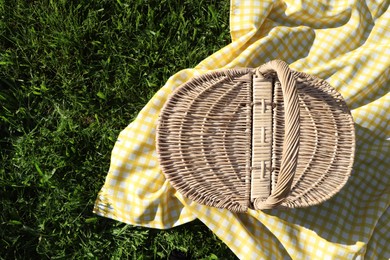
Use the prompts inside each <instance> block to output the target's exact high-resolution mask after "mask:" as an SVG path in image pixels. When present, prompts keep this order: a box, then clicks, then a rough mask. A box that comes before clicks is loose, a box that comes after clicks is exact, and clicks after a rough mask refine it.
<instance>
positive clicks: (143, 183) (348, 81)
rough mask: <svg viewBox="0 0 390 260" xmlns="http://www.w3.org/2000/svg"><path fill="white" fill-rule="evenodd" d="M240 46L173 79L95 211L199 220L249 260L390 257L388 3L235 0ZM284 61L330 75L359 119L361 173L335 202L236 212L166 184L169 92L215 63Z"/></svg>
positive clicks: (125, 141) (152, 223)
mask: <svg viewBox="0 0 390 260" xmlns="http://www.w3.org/2000/svg"><path fill="white" fill-rule="evenodd" d="M230 30H231V36H232V43H231V44H229V45H228V46H226V47H225V48H223V49H221V50H220V51H218V52H217V53H215V54H213V55H212V56H210V57H208V58H207V59H205V60H204V61H203V62H201V63H200V64H199V65H198V66H197V67H196V68H195V69H187V70H183V71H181V72H179V73H177V74H176V75H174V76H172V77H171V78H170V79H169V81H168V82H167V83H166V85H165V86H164V87H163V88H161V90H160V91H158V92H157V93H156V95H155V96H154V97H153V98H152V99H151V100H150V102H149V103H148V104H147V105H146V106H145V107H144V109H143V110H142V111H141V112H140V114H139V115H138V117H137V118H136V120H135V121H134V122H132V123H131V124H130V125H129V126H128V127H127V128H126V129H124V130H123V131H122V132H121V133H120V136H119V137H118V141H117V143H116V144H115V147H114V149H113V152H112V158H111V165H110V170H109V173H108V176H107V179H106V182H105V184H104V186H103V188H102V190H101V192H100V193H99V195H98V198H97V201H96V204H95V209H94V211H95V212H96V213H97V214H99V215H102V216H105V217H109V218H113V219H116V220H119V221H122V222H126V223H129V224H133V225H141V226H146V227H154V228H170V227H173V226H176V225H180V224H183V223H186V222H189V221H191V220H193V219H195V218H199V219H201V220H202V222H204V223H205V224H206V225H207V226H208V227H209V228H210V229H211V230H212V231H213V232H214V233H215V234H216V235H217V236H218V237H220V238H221V239H222V240H223V241H224V242H225V243H226V244H227V245H228V246H229V247H230V248H231V249H232V251H233V252H234V253H235V254H236V255H237V256H238V257H239V258H241V259H272V258H273V259H282V258H285V257H291V258H293V259H352V258H354V259H359V258H363V257H366V258H368V259H388V258H390V247H389V245H390V221H389V219H390V210H389V204H390V159H389V158H390V126H389V121H390V94H389V90H390V9H389V4H388V2H386V0H382V1H379V0H377V1H371V0H367V1H361V0H344V1H343V0H337V1H336V0H334V1H328V0H323V1H295V0H288V1H287V0H286V1H284V2H282V1H273V0H272V1H271V0H268V1H267V0H263V1H244V0H241V1H240V0H232V1H231V9H230ZM272 59H282V60H285V61H286V62H288V63H290V64H291V68H293V69H296V70H299V71H304V72H307V73H310V74H314V75H317V76H319V77H321V78H324V79H326V80H327V81H328V82H329V83H330V84H331V85H332V86H334V87H335V88H336V89H337V90H338V91H339V92H340V93H341V94H342V95H343V96H344V98H345V100H346V101H347V103H348V105H349V107H350V108H351V109H352V115H353V118H354V120H355V122H356V155H355V164H354V171H353V174H352V176H351V177H350V179H349V181H348V183H347V184H346V186H345V187H344V188H343V189H342V190H341V191H340V192H339V193H338V194H337V195H336V196H335V197H334V198H332V199H331V200H329V201H327V202H325V203H323V204H321V205H319V206H315V207H310V208H305V209H294V210H288V211H287V210H286V211H281V210H272V211H264V212H262V211H249V212H248V213H247V214H234V213H231V212H229V211H227V210H221V209H216V208H210V207H207V206H203V205H199V204H197V203H195V202H192V201H190V200H188V199H186V198H184V197H182V196H181V195H180V194H179V193H177V192H176V191H175V190H174V189H173V188H172V187H171V186H170V184H169V183H168V182H167V181H166V180H165V178H164V176H163V174H162V173H161V171H160V169H159V165H158V159H157V154H156V150H155V129H156V123H157V118H158V113H159V111H160V109H161V108H162V106H163V104H164V102H165V101H166V99H167V97H168V95H169V94H170V93H171V92H172V91H173V90H174V89H175V88H176V87H178V86H179V85H181V84H182V83H183V82H185V81H187V80H189V79H190V78H191V77H193V76H196V75H200V74H202V73H205V72H208V71H210V70H213V69H219V68H233V67H256V66H259V65H261V64H263V63H265V62H267V61H269V60H272Z"/></svg>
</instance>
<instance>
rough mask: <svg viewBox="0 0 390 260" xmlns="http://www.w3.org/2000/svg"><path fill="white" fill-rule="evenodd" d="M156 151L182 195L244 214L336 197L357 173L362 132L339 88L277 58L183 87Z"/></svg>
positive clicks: (162, 122)
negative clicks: (358, 132) (358, 141)
mask: <svg viewBox="0 0 390 260" xmlns="http://www.w3.org/2000/svg"><path fill="white" fill-rule="evenodd" d="M156 146H157V152H158V156H159V161H160V166H161V169H162V171H163V173H164V174H165V176H166V178H167V179H168V181H169V182H170V183H171V184H172V186H173V187H174V188H175V189H176V190H177V191H179V192H180V193H181V194H182V195H184V196H185V197H188V198H189V199H191V200H193V201H196V202H198V203H200V204H204V205H208V206H212V207H217V208H226V209H228V210H231V211H235V212H245V211H247V210H248V209H249V208H250V209H255V210H263V209H272V208H276V207H283V208H297V207H308V206H312V205H316V204H319V203H321V202H323V201H325V200H327V199H329V198H331V197H332V196H333V195H335V194H336V193H337V192H338V191H339V190H340V189H341V188H342V187H343V186H344V185H345V183H346V182H347V180H348V177H349V176H350V174H351V170H352V165H353V160H354V151H355V133H354V123H353V119H352V116H351V113H350V111H349V109H348V107H347V105H346V104H345V101H344V99H343V98H342V96H341V95H340V94H339V93H338V92H337V91H336V90H335V89H334V88H332V87H331V86H330V85H329V84H328V83H327V82H326V81H324V80H322V79H319V78H317V77H314V76H311V75H308V74H306V73H302V72H297V71H294V70H291V69H290V68H289V67H288V65H287V64H286V63H285V62H283V61H280V60H274V61H270V62H268V63H266V64H264V65H262V66H260V67H258V68H256V69H252V68H240V69H226V70H220V71H215V72H211V73H207V74H205V75H203V76H200V77H196V78H193V79H191V80H190V81H188V82H186V83H185V84H183V85H182V86H180V87H179V88H178V89H176V90H175V91H174V92H173V93H172V95H171V96H170V97H169V99H168V101H167V102H166V103H165V105H164V107H163V109H162V111H161V114H160V117H159V123H158V126H157V140H156Z"/></svg>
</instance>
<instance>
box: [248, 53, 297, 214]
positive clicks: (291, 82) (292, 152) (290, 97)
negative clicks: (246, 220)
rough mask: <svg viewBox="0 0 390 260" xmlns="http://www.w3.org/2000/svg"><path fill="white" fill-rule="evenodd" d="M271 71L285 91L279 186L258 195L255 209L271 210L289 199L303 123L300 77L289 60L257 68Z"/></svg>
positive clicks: (275, 61) (262, 71) (259, 71)
mask: <svg viewBox="0 0 390 260" xmlns="http://www.w3.org/2000/svg"><path fill="white" fill-rule="evenodd" d="M269 72H276V74H277V77H278V79H279V81H280V83H281V87H282V92H283V100H284V111H285V119H284V120H285V129H284V130H285V133H284V143H283V153H282V161H281V166H280V172H279V175H278V179H277V182H276V185H275V188H274V189H273V190H272V191H271V194H270V195H269V196H268V198H267V199H266V200H262V199H260V198H258V199H256V200H255V201H254V207H255V209H271V208H274V207H276V206H278V205H280V204H281V203H282V202H283V201H284V200H285V198H286V197H287V195H288V194H289V192H290V190H291V185H292V182H293V179H294V175H295V170H296V167H297V160H298V151H299V135H300V122H299V99H298V93H297V89H296V78H295V77H294V75H293V72H292V71H291V70H290V68H289V67H288V65H287V63H285V62H284V61H281V60H273V61H270V62H268V63H266V64H264V65H262V66H260V67H259V68H257V69H256V74H266V73H269Z"/></svg>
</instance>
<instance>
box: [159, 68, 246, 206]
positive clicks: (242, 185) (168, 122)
mask: <svg viewBox="0 0 390 260" xmlns="http://www.w3.org/2000/svg"><path fill="white" fill-rule="evenodd" d="M250 73H251V72H250V70H249V69H243V70H226V71H221V72H217V73H213V74H208V75H206V76H204V77H200V78H197V79H195V80H193V81H191V82H189V83H188V84H185V85H184V86H183V87H181V88H179V89H178V90H177V91H176V92H175V93H174V94H173V95H172V97H171V99H170V100H169V102H168V103H167V104H166V106H165V107H164V111H165V113H163V114H162V115H161V118H160V125H159V129H158V131H157V139H158V147H157V149H158V153H159V155H160V160H161V167H162V169H163V172H164V173H165V175H166V176H167V178H168V179H169V180H170V182H171V183H172V185H173V186H174V187H175V188H176V189H177V190H178V191H179V192H182V193H183V194H186V196H187V197H189V198H190V199H192V200H194V201H197V202H199V203H202V204H205V205H210V206H215V207H226V208H229V209H231V210H233V211H246V210H247V208H248V204H249V189H250V188H249V185H250V158H251V156H250V153H251V150H250V146H248V145H247V144H248V143H250V140H251V132H250V131H248V129H250V127H251V124H252V121H251V113H252V111H251V107H250V106H249V104H250V102H251V74H250ZM222 85H223V86H224V87H223V88H222V87H221V86H222Z"/></svg>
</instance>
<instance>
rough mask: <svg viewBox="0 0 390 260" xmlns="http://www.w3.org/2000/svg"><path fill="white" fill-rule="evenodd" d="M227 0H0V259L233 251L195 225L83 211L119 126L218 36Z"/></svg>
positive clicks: (224, 28) (198, 255) (222, 40)
mask: <svg viewBox="0 0 390 260" xmlns="http://www.w3.org/2000/svg"><path fill="white" fill-rule="evenodd" d="M228 15H229V2H228V1H201V0H200V1H189V0H188V1H178V0H170V1H164V0H162V1H157V0H80V1H76V0H67V1H66V0H50V1H49V0H42V1H34V0H29V1H27V0H0V147H1V150H0V160H1V167H0V198H1V204H0V205H1V206H0V211H1V213H0V218H1V219H0V225H1V226H0V258H1V259H37V258H38V259H45V258H50V259H72V258H76V259H80V258H83V259H84V258H87V259H109V258H111V259H153V258H157V259H159V258H163V259H164V258H167V257H168V256H169V254H170V253H171V251H172V250H179V251H181V252H184V253H186V254H187V255H189V256H192V258H193V259H202V258H203V259H217V258H222V259H226V258H227V259H233V258H234V255H233V254H232V253H231V251H230V250H229V249H228V248H227V247H226V246H225V245H224V244H223V243H222V242H221V241H220V240H219V239H218V238H217V237H215V236H214V235H213V234H212V232H211V231H209V230H208V229H207V227H206V226H205V225H203V224H202V223H201V222H200V221H195V222H192V223H189V224H186V225H183V226H181V227H178V228H174V229H170V230H166V231H164V230H155V229H148V228H141V227H134V226H130V225H125V224H123V223H119V222H116V221H112V220H109V219H105V218H101V217H98V216H96V215H94V214H92V208H93V203H94V200H95V198H96V196H97V192H98V191H99V189H100V188H101V186H102V185H103V182H104V179H105V176H106V174H107V171H108V167H109V160H110V153H111V149H112V148H113V145H114V143H115V140H116V137H117V136H118V134H119V132H120V130H122V129H123V128H125V127H126V126H127V125H128V123H130V122H131V121H132V120H133V119H134V118H135V116H136V115H137V113H138V112H139V111H140V110H141V109H142V107H143V106H144V105H145V104H146V103H147V101H148V100H149V99H150V98H151V97H152V96H153V94H154V93H155V92H156V91H157V90H158V89H159V88H160V87H161V86H162V85H163V84H164V83H165V81H166V80H167V79H168V78H169V76H171V75H173V74H174V73H176V72H178V71H179V70H181V69H184V68H188V67H193V66H195V65H196V64H197V63H198V62H200V61H201V60H203V59H204V58H206V57H207V56H209V55H210V54H212V53H213V52H215V51H216V50H218V49H220V48H221V47H223V46H225V45H227V44H228V43H229V42H230V38H229V32H228V31H229V30H228V19H229V18H228Z"/></svg>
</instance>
